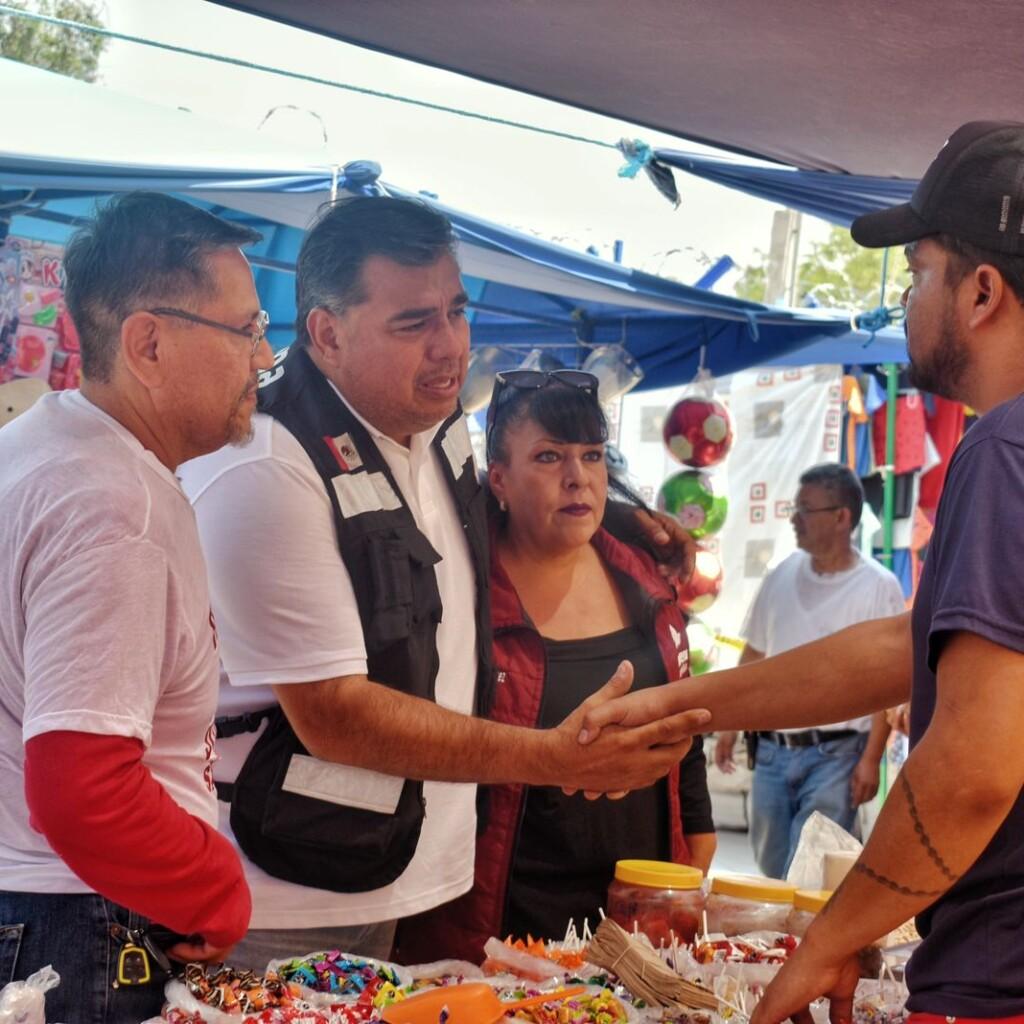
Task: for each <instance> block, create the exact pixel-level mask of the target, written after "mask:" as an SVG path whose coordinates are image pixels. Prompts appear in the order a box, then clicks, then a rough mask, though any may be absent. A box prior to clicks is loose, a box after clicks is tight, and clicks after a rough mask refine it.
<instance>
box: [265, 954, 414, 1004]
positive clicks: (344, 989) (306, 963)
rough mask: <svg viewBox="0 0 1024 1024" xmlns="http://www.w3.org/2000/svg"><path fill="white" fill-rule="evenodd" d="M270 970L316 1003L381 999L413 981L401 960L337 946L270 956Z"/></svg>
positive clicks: (308, 999)
mask: <svg viewBox="0 0 1024 1024" xmlns="http://www.w3.org/2000/svg"><path fill="white" fill-rule="evenodd" d="M267 972H268V973H273V974H277V975H279V976H280V977H281V979H282V980H283V981H285V982H287V983H288V984H290V985H295V986H297V987H298V990H299V994H300V995H301V996H302V998H304V999H306V1000H307V1001H308V1002H310V1003H313V1004H315V1005H325V1004H326V1003H344V1002H356V1001H358V1000H360V999H362V1000H363V1002H366V1001H371V1002H375V1003H379V1002H381V1001H383V1000H382V999H378V996H381V997H384V998H387V997H388V996H389V995H392V996H393V995H394V993H395V991H396V990H397V989H401V988H405V987H406V986H407V985H411V984H412V981H413V978H412V975H411V974H410V973H409V971H408V970H407V969H406V968H404V967H399V966H398V964H392V963H388V962H387V961H384V960H374V959H373V958H372V957H361V956H355V955H354V954H352V953H343V952H341V951H340V950H337V949H330V950H319V951H317V952H314V953H307V954H306V955H305V956H297V957H292V958H290V959H288V960H271V961H270V963H269V964H267Z"/></svg>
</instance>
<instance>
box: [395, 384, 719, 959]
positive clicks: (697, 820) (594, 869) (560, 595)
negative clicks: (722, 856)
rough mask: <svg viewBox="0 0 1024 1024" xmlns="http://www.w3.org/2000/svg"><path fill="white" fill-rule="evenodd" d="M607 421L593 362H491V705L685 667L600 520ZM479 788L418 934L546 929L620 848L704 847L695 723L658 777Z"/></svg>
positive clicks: (681, 851)
mask: <svg viewBox="0 0 1024 1024" xmlns="http://www.w3.org/2000/svg"><path fill="white" fill-rule="evenodd" d="M607 437H608V428H607V423H606V421H605V417H604V414H603V413H602V411H601V407H600V405H599V404H598V400H597V380H596V378H595V377H593V376H592V375H591V374H588V373H583V372H580V371H576V370H556V371H554V372H551V373H543V372H540V371H534V370H516V371H511V372H506V373H502V374H499V375H498V378H497V383H496V385H495V389H494V395H493V397H492V400H491V407H490V410H489V412H488V427H487V457H488V463H489V466H488V481H489V485H490V490H491V498H492V509H491V511H492V516H491V577H490V578H491V614H492V619H493V625H494V661H495V666H496V669H497V672H498V677H497V686H496V695H495V704H494V708H493V710H492V717H493V718H495V719H497V720H499V721H502V722H507V723H515V724H517V725H529V726H534V727H538V728H552V727H554V726H556V725H558V724H559V722H561V721H562V720H563V719H564V718H565V717H566V715H568V714H569V713H570V712H571V711H572V710H573V709H574V708H575V707H576V706H577V705H578V704H579V703H580V701H582V700H584V699H585V698H587V697H588V696H590V695H591V694H592V693H594V692H595V691H596V690H598V689H599V688H600V686H601V685H602V684H603V682H604V680H606V679H607V678H608V677H609V676H610V675H611V674H612V672H613V671H614V670H615V668H616V667H617V666H618V664H619V663H620V662H621V661H624V660H625V661H629V662H631V663H632V665H633V668H634V673H635V679H636V681H635V683H634V689H638V688H641V687H647V686H658V685H662V684H665V683H668V682H670V681H671V680H674V679H677V678H680V677H682V676H685V675H687V674H688V666H687V661H688V650H687V647H686V632H685V622H684V620H683V617H682V614H681V612H680V611H679V609H678V607H677V606H676V604H675V601H674V594H673V591H672V589H671V587H670V586H669V585H668V584H667V583H666V582H665V580H664V579H663V578H662V577H661V575H659V573H658V572H657V570H656V568H655V565H654V562H653V561H652V560H651V559H650V557H649V556H648V555H646V554H645V553H644V552H641V551H640V550H639V549H636V548H633V547H630V546H628V545H626V544H623V543H621V542H619V541H617V540H615V539H614V538H613V537H611V535H610V534H608V533H607V532H606V531H605V530H603V529H602V528H601V521H602V518H603V516H604V510H605V504H606V501H607V497H608V473H607V469H606V465H605V458H604V447H605V442H606V440H607ZM616 796H619V794H616ZM485 797H486V799H485V802H484V804H483V808H482V819H481V831H480V833H479V835H478V841H477V855H476V881H475V884H474V887H473V890H472V891H471V892H470V893H468V894H467V895H466V896H463V897H461V898H460V899H458V900H455V901H454V902H453V903H449V904H447V905H446V906H445V907H441V908H440V909H439V910H438V911H435V912H431V913H430V914H428V915H425V918H426V920H423V919H421V924H422V925H423V930H422V932H421V937H422V935H430V936H431V937H432V939H431V941H436V943H437V944H436V947H435V948H437V949H444V950H445V951H446V953H448V954H449V955H454V956H459V957H464V958H466V959H469V960H473V961H479V959H480V957H481V956H482V950H483V944H484V942H485V941H486V940H487V938H488V937H489V936H491V935H496V936H499V937H503V936H505V935H508V934H510V933H512V934H515V935H517V936H523V937H525V935H526V934H527V933H529V934H532V935H533V936H535V937H544V938H552V937H557V938H560V937H561V936H562V934H563V933H564V932H565V929H566V926H567V924H568V922H569V920H570V918H572V919H574V920H575V921H576V924H577V926H578V927H580V926H582V922H583V919H584V918H589V919H590V922H591V925H592V926H594V925H596V922H597V920H598V909H599V908H600V907H602V906H603V905H604V903H605V897H606V893H607V889H608V885H609V883H610V882H611V881H612V877H613V875H614V871H615V862H616V861H617V860H619V859H623V858H641V859H650V860H673V861H676V862H679V863H686V864H694V865H696V866H697V867H699V868H701V869H702V870H707V867H708V865H709V864H710V861H711V858H712V855H713V854H714V851H715V846H716V839H715V834H714V825H713V823H712V820H711V801H710V797H709V795H708V788H707V776H706V766H705V760H704V752H703V745H702V742H701V739H700V738H699V737H697V738H695V739H694V743H693V747H692V748H691V751H690V753H689V754H688V755H687V756H686V758H685V759H684V760H683V761H682V763H681V765H680V766H679V767H678V768H677V769H674V770H673V772H672V773H671V775H670V776H669V777H668V778H666V779H662V780H661V781H660V782H659V783H657V784H656V785H654V786H651V787H649V788H648V789H645V790H640V791H637V792H633V793H629V794H626V795H621V799H617V800H615V801H610V800H604V799H601V800H593V801H591V800H586V799H584V797H583V795H582V794H577V795H573V796H568V795H566V794H564V793H562V792H561V791H560V790H556V789H546V788H534V787H528V786H522V785H506V786H491V787H488V789H487V790H486V791H485ZM418 930H419V929H418ZM403 952H404V950H403Z"/></svg>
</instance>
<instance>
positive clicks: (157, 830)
mask: <svg viewBox="0 0 1024 1024" xmlns="http://www.w3.org/2000/svg"><path fill="white" fill-rule="evenodd" d="M143 751H144V748H143V746H142V743H141V742H140V741H139V740H137V739H133V738H130V737H125V736H100V735H94V734H92V733H83V732H47V733H43V734H41V735H39V736H34V737H32V739H30V740H29V741H28V742H27V743H26V744H25V799H26V802H27V804H28V809H29V814H30V820H31V824H32V827H33V828H34V829H36V830H37V831H38V832H41V833H42V834H43V835H44V836H45V837H46V840H47V842H49V844H50V846H51V847H53V850H54V852H55V853H56V854H57V855H58V856H59V857H60V858H61V860H63V861H64V862H65V863H66V864H67V865H68V867H69V868H71V870H72V871H74V873H75V874H76V875H78V877H79V878H81V879H82V881H83V882H85V883H86V884H87V885H89V886H91V887H92V888H93V889H95V890H96V892H98V893H100V895H102V896H105V897H106V898H107V899H109V900H112V901H113V902H115V903H118V904H120V905H122V906H125V907H128V908H129V909H131V910H134V911H136V912H137V913H140V914H143V915H144V916H146V917H148V918H150V919H151V920H152V921H154V922H157V923H159V924H161V925H163V926H164V927H166V928H170V929H171V930H173V931H176V932H180V933H181V934H182V935H192V934H198V935H201V936H202V937H203V938H204V939H205V940H206V941H207V942H208V943H210V945H212V946H216V947H219V948H226V947H228V946H232V945H234V944H235V943H236V942H237V941H238V940H239V939H241V938H242V936H243V935H244V934H245V932H246V929H247V928H248V925H249V915H250V912H251V910H252V903H251V900H250V897H249V887H248V886H247V885H246V882H245V875H244V873H243V871H242V865H241V863H240V862H239V859H238V855H237V854H236V853H235V851H234V849H233V848H232V846H231V844H230V843H229V842H228V841H227V840H226V839H225V838H224V837H223V836H222V835H220V834H219V833H218V832H217V831H216V829H213V828H211V827H210V826H209V825H207V824H206V823H205V822H202V821H200V820H199V819H198V818H196V817H194V816H193V815H191V814H189V813H188V811H186V810H185V809H184V808H182V807H181V806H180V805H179V804H177V803H176V802H175V801H174V800H173V799H172V798H171V796H170V794H169V793H168V792H167V790H165V789H164V787H163V786H161V785H160V783H158V782H157V781H156V780H155V779H154V778H153V776H152V775H150V773H149V770H148V769H147V768H146V766H145V765H144V764H143V763H142V755H143Z"/></svg>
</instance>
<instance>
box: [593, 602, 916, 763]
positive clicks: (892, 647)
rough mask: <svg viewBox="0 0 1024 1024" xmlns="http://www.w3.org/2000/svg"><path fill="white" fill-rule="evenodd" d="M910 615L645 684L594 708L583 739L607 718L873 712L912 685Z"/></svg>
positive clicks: (800, 718) (731, 722) (729, 718)
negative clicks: (687, 712) (693, 711)
mask: <svg viewBox="0 0 1024 1024" xmlns="http://www.w3.org/2000/svg"><path fill="white" fill-rule="evenodd" d="M912 649H913V648H912V643H911V635H910V615H909V613H906V614H903V615H897V616H893V617H892V618H888V619H875V620H873V621H871V622H864V623H861V624H860V625H857V626H851V627H850V628H849V629H844V630H842V631H841V632H839V633H834V634H833V635H832V636H829V637H826V638H825V639H823V640H817V641H815V642H814V643H812V644H805V645H804V646H803V647H796V648H794V649H793V650H791V651H786V652H785V653H784V654H778V655H776V656H775V657H773V658H764V659H763V660H760V661H755V662H753V663H751V664H747V665H744V666H742V667H740V668H735V669H731V670H729V671H725V672H712V673H708V674H707V675H703V676H699V677H697V678H695V679H681V680H679V681H678V682H675V683H672V684H671V685H670V686H662V687H656V688H652V689H647V690H640V691H638V692H637V693H633V694H629V695H628V696H626V697H624V698H621V699H619V700H616V701H613V702H608V703H606V704H603V705H602V706H601V707H600V708H594V709H592V710H591V711H589V712H588V714H587V715H586V716H585V718H584V722H583V729H582V730H581V735H580V741H581V742H582V743H587V742H591V741H592V740H593V738H594V737H595V736H596V735H597V734H598V733H599V731H600V730H601V729H602V728H604V727H605V726H607V725H613V724H615V725H626V726H633V725H639V724H642V723H644V722H650V721H653V720H655V719H657V718H659V717H661V716H663V715H668V714H674V713H676V712H678V711H681V710H684V709H686V708H707V709H708V710H710V712H711V727H712V728H713V729H716V730H732V729H747V730H750V731H755V732H756V731H760V730H770V729H786V728H814V727H816V726H819V725H822V724H827V723H830V722H841V721H844V720H845V719H848V718H856V717H858V716H859V715H865V714H869V713H873V712H875V711H879V710H882V709H883V708H887V707H891V706H892V705H893V704H898V703H899V702H900V701H902V700H906V699H907V696H908V694H909V692H910V677H911V656H912Z"/></svg>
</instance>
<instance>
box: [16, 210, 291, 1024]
mask: <svg viewBox="0 0 1024 1024" xmlns="http://www.w3.org/2000/svg"><path fill="white" fill-rule="evenodd" d="M258 238H259V236H258V235H256V234H255V232H252V231H250V230H249V229H247V228H244V227H240V226H238V225H234V224H229V223H227V222H226V221H223V220H220V219H219V218H217V217H214V216H212V215H210V214H209V213H206V212H205V211H202V210H199V209H197V208H196V207H193V206H191V205H189V204H187V203H184V202H181V201H179V200H176V199H171V198H169V197H167V196H162V195H155V194H149V193H129V194H127V195H125V196H122V197H120V198H117V199H115V200H113V201H112V202H110V203H109V204H108V205H107V206H106V207H104V208H103V209H101V210H100V211H99V212H98V214H97V216H96V219H95V220H94V221H92V222H90V223H88V224H87V225H86V226H85V227H83V228H82V229H81V230H80V231H79V232H78V233H77V234H76V236H75V237H74V238H73V239H72V241H71V242H70V244H69V246H68V248H67V250H66V252H65V264H64V265H65V270H66V274H67V292H66V297H67V303H68V308H69V310H70V312H71V315H72V317H73V319H74V322H75V326H76V327H77V329H78V334H79V336H80V339H81V353H82V368H83V377H82V387H81V391H62V392H57V393H55V394H49V395H46V396H44V397H43V398H42V399H41V400H40V401H39V402H37V403H36V404H35V406H33V407H32V408H31V409H30V410H29V411H28V412H26V413H24V414H23V415H22V416H20V417H19V418H18V419H16V420H14V421H13V422H11V423H10V424H8V425H7V426H5V427H4V428H3V429H2V430H0V508H2V509H3V514H2V515H0V566H2V567H3V570H2V575H0V987H2V986H3V985H5V984H7V983H8V982H10V981H12V980H14V979H24V978H26V977H27V976H28V975H29V974H31V973H33V972H34V971H36V970H39V969H40V968H41V967H44V966H46V965H47V964H52V965H53V967H54V968H55V969H56V970H57V972H58V973H59V975H60V979H61V980H60V985H59V986H58V987H57V988H56V989H55V990H54V991H51V992H50V993H49V994H48V995H47V996H46V1010H47V1013H46V1016H47V1019H48V1020H64V1021H68V1022H71V1021H90V1022H93V1024H137V1022H138V1021H140V1020H142V1019H144V1018H147V1017H150V1016H153V1015H156V1014H158V1013H159V1012H160V1008H161V1004H162V1002H163V986H164V982H165V981H166V979H167V974H166V973H165V972H164V971H162V970H161V969H160V959H161V954H160V950H163V951H164V952H166V953H168V954H169V955H170V956H171V957H172V958H174V959H178V960H182V961H186V960H200V961H203V960H220V959H223V957H224V955H225V954H226V952H227V950H228V949H229V948H230V947H231V946H232V945H233V944H234V943H235V942H237V941H238V939H239V938H240V937H241V936H242V935H243V934H244V933H245V930H246V927H247V925H248V921H249V912H250V898H249V891H248V888H247V885H246V882H245V877H244V874H243V872H242V868H241V865H240V863H239V860H238V857H237V855H236V854H235V852H234V850H233V849H232V848H231V846H230V844H229V843H227V842H226V841H225V840H224V839H223V837H222V836H220V835H219V833H218V832H217V830H216V823H217V804H216V796H215V793H214V787H213V775H212V764H213V740H214V730H213V719H214V712H215V710H216V703H217V685H218V656H217V649H216V648H217V636H216V631H215V628H214V622H213V617H212V614H211V611H210V599H209V593H208V590H207V584H206V571H205V567H204V564H203V558H202V553H201V550H200V547H199V537H198V534H197V532H196V526H195V518H194V516H193V513H192V509H191V507H190V506H189V503H188V499H187V498H186V497H185V495H184V494H183V493H182V490H181V487H180V485H179V483H178V481H177V479H176V478H175V475H174V473H175V469H176V467H177V466H178V465H179V464H180V463H182V462H184V461H185V460H186V459H191V458H194V457H196V456H197V455H201V454H203V453H205V452H209V451H213V450H214V449H217V448H219V447H221V445H223V444H225V443H228V442H241V441H244V440H245V439H246V438H248V437H249V435H250V431H251V423H250V420H251V416H252V413H253V410H254V408H255V403H256V375H257V371H258V370H259V369H261V368H265V367H267V366H269V365H270V364H271V360H272V356H271V352H270V347H269V345H268V344H267V343H266V340H265V328H266V322H265V316H264V314H261V312H260V308H259V301H258V299H257V295H256V290H255V288H254V286H253V278H252V273H251V271H250V269H249V264H248V263H247V262H246V259H245V257H244V256H243V255H242V253H241V252H240V250H239V246H241V245H246V244H249V243H251V242H254V241H256V240H257V239H258ZM157 925H158V926H160V927H159V928H158V927H156V926H157ZM147 970H148V972H149V974H150V980H149V982H148V983H145V975H146V973H147Z"/></svg>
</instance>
